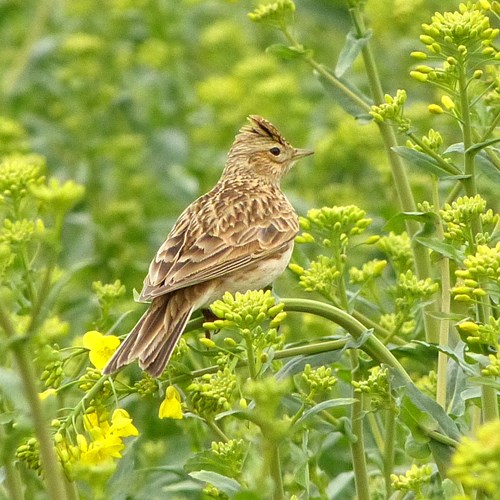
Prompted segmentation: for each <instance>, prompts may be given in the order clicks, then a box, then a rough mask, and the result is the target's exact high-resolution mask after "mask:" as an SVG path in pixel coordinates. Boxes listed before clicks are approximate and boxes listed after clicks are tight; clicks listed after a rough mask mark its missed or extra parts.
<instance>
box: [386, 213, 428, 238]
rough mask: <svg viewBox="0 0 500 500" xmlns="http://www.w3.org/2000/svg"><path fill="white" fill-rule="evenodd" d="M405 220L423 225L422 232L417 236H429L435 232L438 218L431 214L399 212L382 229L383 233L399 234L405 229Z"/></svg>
mask: <svg viewBox="0 0 500 500" xmlns="http://www.w3.org/2000/svg"><path fill="white" fill-rule="evenodd" d="M407 220H415V221H417V222H420V223H422V224H423V225H424V228H423V229H422V231H420V232H419V233H418V234H419V235H420V236H422V235H424V234H430V233H433V232H434V231H435V228H436V222H437V221H438V216H437V215H436V214H435V213H433V212H400V213H399V214H397V215H395V216H394V217H391V218H390V219H389V220H388V221H387V222H386V223H385V224H384V227H383V228H382V229H383V230H384V231H396V232H401V231H403V230H404V229H405V222H406V221H407Z"/></svg>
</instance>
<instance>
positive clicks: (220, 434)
mask: <svg viewBox="0 0 500 500" xmlns="http://www.w3.org/2000/svg"><path fill="white" fill-rule="evenodd" d="M206 422H207V425H208V426H209V427H210V429H212V430H213V431H214V433H215V434H216V435H217V436H218V437H219V438H220V439H222V441H224V442H225V443H227V442H228V441H229V438H228V437H227V436H226V435H225V434H224V431H223V430H222V429H221V428H220V427H219V426H218V425H217V424H216V423H215V422H214V421H213V420H206Z"/></svg>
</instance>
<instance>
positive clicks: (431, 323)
mask: <svg viewBox="0 0 500 500" xmlns="http://www.w3.org/2000/svg"><path fill="white" fill-rule="evenodd" d="M349 12H350V14H351V20H352V24H353V26H354V29H355V31H356V35H357V36H358V37H359V38H363V37H365V36H366V28H365V24H364V21H363V16H362V13H361V11H360V9H359V7H358V6H356V7H353V8H351V9H349ZM361 54H362V56H363V61H364V63H365V68H366V75H367V77H368V81H369V84H370V89H371V93H372V97H373V100H374V102H378V103H381V102H384V92H383V89H382V84H381V82H380V77H379V74H378V70H377V65H376V63H375V58H374V57H373V53H372V50H371V47H370V44H369V43H366V44H365V45H364V47H363V49H362V51H361ZM378 126H379V130H380V134H381V136H382V140H383V143H384V147H385V150H386V153H387V157H388V159H389V163H390V166H391V172H392V177H393V179H394V187H395V189H396V194H397V197H398V200H399V206H400V209H401V211H402V212H414V211H415V210H416V203H415V199H414V197H413V193H412V190H411V186H410V181H409V179H408V176H407V175H406V170H405V166H404V163H403V160H402V159H401V157H400V156H399V155H397V154H396V153H395V152H394V149H393V148H394V147H396V146H398V141H397V138H396V134H395V132H394V129H393V127H392V126H391V125H389V124H388V123H385V122H382V123H379V124H378ZM406 228H407V231H408V234H409V235H410V238H411V240H412V245H413V256H414V259H415V269H416V273H417V276H418V278H419V279H425V278H428V277H429V276H431V275H432V273H431V265H430V260H429V254H428V251H427V249H426V248H425V247H423V246H422V245H419V244H418V243H417V242H416V241H415V240H414V236H415V235H416V234H417V232H418V231H419V229H420V228H419V225H418V223H417V222H415V221H412V220H408V221H407V222H406ZM425 309H426V311H427V312H428V313H429V312H432V311H435V310H436V305H435V304H434V303H431V304H428V305H427V306H426V307H425ZM424 325H425V334H426V339H427V341H428V342H437V341H438V335H437V324H436V321H435V320H434V318H433V317H432V316H431V315H430V314H424Z"/></svg>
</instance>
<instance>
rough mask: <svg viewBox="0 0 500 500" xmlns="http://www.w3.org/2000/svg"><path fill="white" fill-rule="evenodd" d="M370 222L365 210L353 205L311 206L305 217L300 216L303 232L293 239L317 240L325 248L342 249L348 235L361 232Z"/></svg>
mask: <svg viewBox="0 0 500 500" xmlns="http://www.w3.org/2000/svg"><path fill="white" fill-rule="evenodd" d="M371 223H372V220H371V219H369V218H367V217H366V212H365V211H364V210H362V209H361V208H359V207H357V206H355V205H347V206H341V207H323V208H313V209H311V210H309V211H308V212H307V217H301V218H300V227H301V228H302V229H303V230H304V232H303V233H302V234H301V235H299V236H297V238H296V239H295V241H296V242H297V243H312V242H317V243H318V244H320V245H322V246H323V247H325V248H338V249H340V250H341V251H343V250H345V248H346V247H347V244H348V241H349V237H351V236H356V235H359V234H362V233H363V232H364V231H365V229H366V228H367V227H368V226H369V225H370V224H371Z"/></svg>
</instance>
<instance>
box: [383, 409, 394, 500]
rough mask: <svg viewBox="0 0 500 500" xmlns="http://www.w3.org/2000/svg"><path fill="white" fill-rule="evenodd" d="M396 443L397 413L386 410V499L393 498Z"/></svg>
mask: <svg viewBox="0 0 500 500" xmlns="http://www.w3.org/2000/svg"><path fill="white" fill-rule="evenodd" d="M395 441H396V412H395V411H394V410H392V409H390V410H386V414H385V444H384V479H385V492H386V493H385V494H386V498H389V497H390V496H391V492H392V488H391V474H392V473H393V469H394V450H395Z"/></svg>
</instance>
